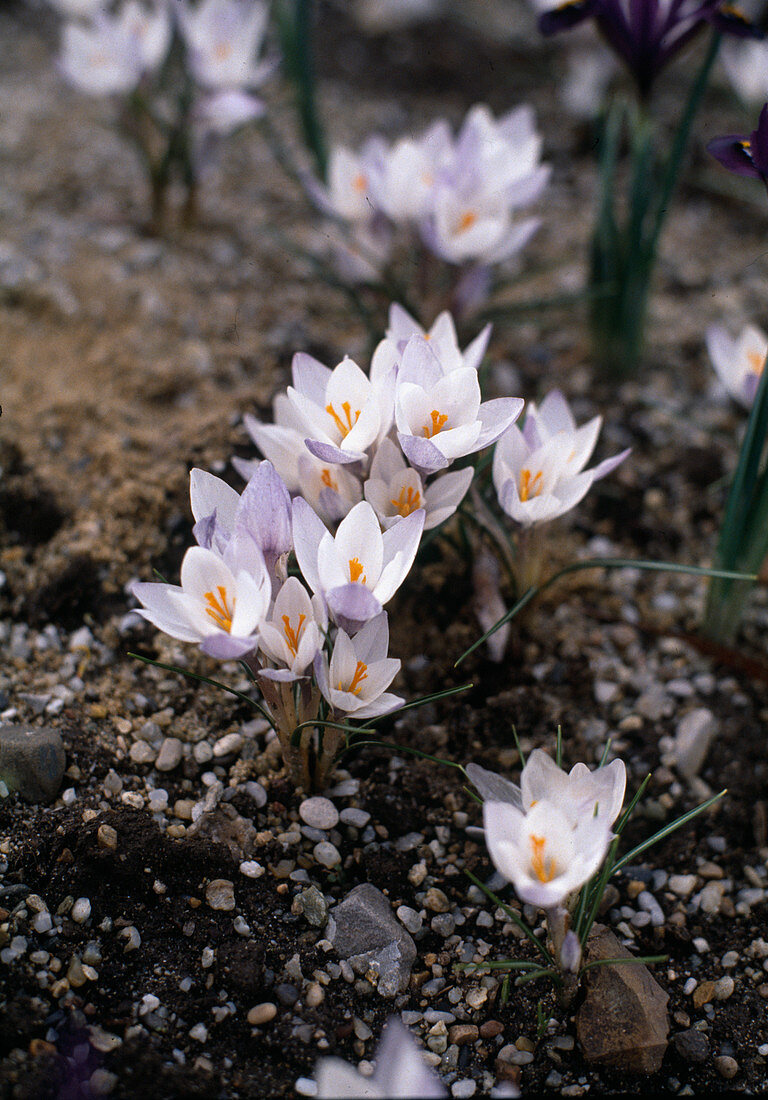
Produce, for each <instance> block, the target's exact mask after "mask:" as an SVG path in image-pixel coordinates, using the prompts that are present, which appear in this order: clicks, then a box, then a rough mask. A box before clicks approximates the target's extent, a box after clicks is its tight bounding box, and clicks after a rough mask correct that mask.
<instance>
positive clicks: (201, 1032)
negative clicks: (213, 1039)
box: [189, 1024, 208, 1043]
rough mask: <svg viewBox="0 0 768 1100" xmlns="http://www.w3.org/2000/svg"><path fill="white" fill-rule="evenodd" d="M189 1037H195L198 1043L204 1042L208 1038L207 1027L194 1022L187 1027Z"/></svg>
mask: <svg viewBox="0 0 768 1100" xmlns="http://www.w3.org/2000/svg"><path fill="white" fill-rule="evenodd" d="M189 1037H190V1039H196V1040H197V1042H198V1043H204V1042H205V1041H206V1039H207V1038H208V1028H207V1027H206V1026H205V1024H195V1026H194V1027H191V1028H190V1029H189Z"/></svg>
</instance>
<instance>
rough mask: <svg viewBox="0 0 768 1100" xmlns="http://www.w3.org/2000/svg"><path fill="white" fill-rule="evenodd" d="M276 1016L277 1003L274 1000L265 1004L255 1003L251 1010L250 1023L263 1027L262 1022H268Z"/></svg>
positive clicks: (252, 1025) (253, 1025)
mask: <svg viewBox="0 0 768 1100" xmlns="http://www.w3.org/2000/svg"><path fill="white" fill-rule="evenodd" d="M275 1016H277V1005H276V1004H273V1003H272V1001H265V1002H264V1003H263V1004H260V1005H254V1007H253V1008H252V1009H251V1010H250V1011H249V1013H248V1023H249V1024H250V1025H251V1027H261V1025H262V1024H268V1023H269V1022H270V1021H271V1020H274V1018H275Z"/></svg>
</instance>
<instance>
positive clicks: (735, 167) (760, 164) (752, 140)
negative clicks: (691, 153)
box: [707, 103, 768, 187]
mask: <svg viewBox="0 0 768 1100" xmlns="http://www.w3.org/2000/svg"><path fill="white" fill-rule="evenodd" d="M707 152H709V153H711V154H712V156H713V157H714V158H715V160H719V161H720V163H721V164H722V165H723V167H724V168H727V169H728V171H729V172H735V173H736V175H737V176H751V177H752V178H753V179H760V180H762V181H763V183H764V184H765V185H766V187H768V103H766V104H765V106H764V107H763V109H762V111H761V112H760V119H759V121H758V123H757V129H756V130H753V131H752V133H751V134H749V136H746V135H741V136H740V135H738V134H727V135H726V136H725V137H719V138H715V139H714V141H710V143H709V145H708V146H707Z"/></svg>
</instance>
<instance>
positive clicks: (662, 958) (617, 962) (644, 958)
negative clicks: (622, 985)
mask: <svg viewBox="0 0 768 1100" xmlns="http://www.w3.org/2000/svg"><path fill="white" fill-rule="evenodd" d="M668 959H669V955H633V956H632V957H631V958H629V959H628V958H626V956H622V957H621V958H618V959H593V960H592V962H588V963H585V964H584V966H582V968H581V970H582V972H583V971H585V970H594V969H595V967H597V966H626V964H627V963H644V965H645V966H653V965H654V964H656V963H665V962H666V961H667V960H668Z"/></svg>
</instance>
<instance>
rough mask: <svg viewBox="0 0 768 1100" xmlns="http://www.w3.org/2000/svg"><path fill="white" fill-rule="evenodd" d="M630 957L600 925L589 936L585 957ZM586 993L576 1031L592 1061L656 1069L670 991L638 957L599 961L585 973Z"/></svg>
mask: <svg viewBox="0 0 768 1100" xmlns="http://www.w3.org/2000/svg"><path fill="white" fill-rule="evenodd" d="M617 958H622V959H623V958H627V959H631V958H632V955H631V954H630V952H629V951H627V950H626V949H625V948H624V947H622V945H621V944H620V943H619V941H618V940H617V939H616V937H615V936H614V934H613V933H612V932H610V931H609V930H608V929H607V928H604V927H603V926H602V925H598V924H596V925H595V926H594V928H593V930H592V933H591V934H590V937H589V939H588V940H587V950H586V959H585V961H586V962H594V961H595V960H596V959H617ZM585 985H586V997H585V999H584V1002H583V1004H582V1006H581V1008H580V1009H579V1011H578V1013H577V1016H576V1034H577V1036H578V1040H579V1042H580V1043H581V1048H582V1050H583V1052H584V1057H585V1059H586V1060H587V1061H588V1062H599V1063H601V1064H602V1065H607V1066H615V1067H616V1068H617V1069H621V1070H624V1071H625V1072H628V1073H656V1072H657V1070H659V1069H660V1068H661V1062H662V1059H663V1058H664V1052H665V1051H666V1049H667V1035H668V1033H669V1019H668V1017H667V1002H668V1000H669V997H668V995H667V994H666V993H665V992H664V990H663V989H662V988H661V986H660V985H659V984H658V982H657V981H656V980H655V979H654V978H653V976H652V975H651V972H650V970H648V968H647V967H646V966H645V965H644V964H643V963H639V962H635V963H621V964H619V965H618V966H611V965H610V963H609V964H607V965H605V966H597V967H594V968H593V969H591V970H588V971H587V973H586V976H585Z"/></svg>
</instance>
